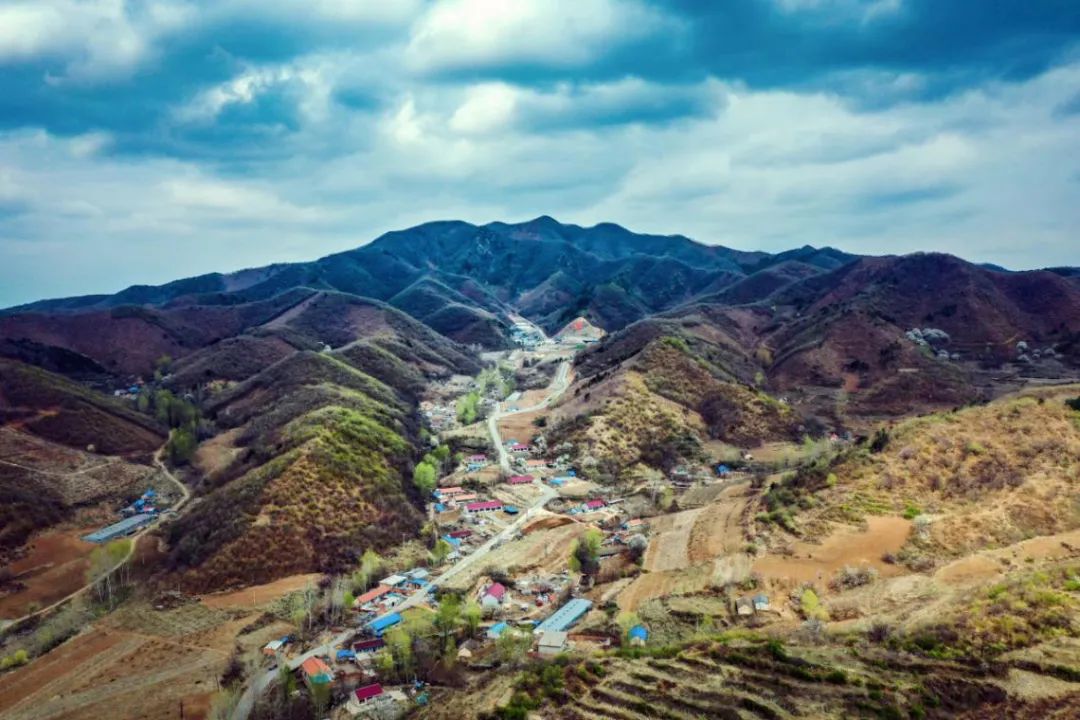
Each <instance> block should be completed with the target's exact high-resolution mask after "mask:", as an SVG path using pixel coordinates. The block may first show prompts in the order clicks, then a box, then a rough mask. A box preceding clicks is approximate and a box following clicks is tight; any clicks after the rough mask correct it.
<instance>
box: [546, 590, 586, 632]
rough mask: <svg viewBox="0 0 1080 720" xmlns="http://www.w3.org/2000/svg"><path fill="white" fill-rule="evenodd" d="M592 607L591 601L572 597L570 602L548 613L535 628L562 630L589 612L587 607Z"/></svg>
mask: <svg viewBox="0 0 1080 720" xmlns="http://www.w3.org/2000/svg"><path fill="white" fill-rule="evenodd" d="M591 607H592V601H591V600H586V599H585V598H574V599H573V600H571V601H570V602H568V603H566V604H565V605H563V606H562V607H561V608H559V609H558V610H556V611H555V612H554V613H552V614H551V615H549V616H548V617H547V619H546V620H544V622H542V623H540V625H539V626H537V628H536V629H537V630H555V631H556V632H564V631H565V630H566V629H567V628H569V627H570V626H571V625H573V624H574V623H576V622H577V621H578V620H580V619H581V618H582V616H584V615H585V613H587V612H589V608H591Z"/></svg>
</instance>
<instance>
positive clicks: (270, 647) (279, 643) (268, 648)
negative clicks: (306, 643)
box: [262, 640, 285, 656]
mask: <svg viewBox="0 0 1080 720" xmlns="http://www.w3.org/2000/svg"><path fill="white" fill-rule="evenodd" d="M283 647H285V642H284V641H283V640H271V641H270V642H268V643H266V644H265V645H263V649H262V651H263V655H269V656H273V655H275V654H277V651H278V650H280V649H281V648H283Z"/></svg>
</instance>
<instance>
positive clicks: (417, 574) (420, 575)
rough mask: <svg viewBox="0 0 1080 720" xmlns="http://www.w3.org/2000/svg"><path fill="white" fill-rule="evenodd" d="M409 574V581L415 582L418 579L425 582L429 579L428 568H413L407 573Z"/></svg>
mask: <svg viewBox="0 0 1080 720" xmlns="http://www.w3.org/2000/svg"><path fill="white" fill-rule="evenodd" d="M405 574H406V575H408V576H409V582H411V583H414V584H415V582H416V581H420V582H424V581H426V580H427V579H428V575H429V573H428V571H427V568H413V569H412V570H410V571H409V572H407V573H405Z"/></svg>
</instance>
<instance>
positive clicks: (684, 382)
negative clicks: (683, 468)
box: [549, 320, 800, 476]
mask: <svg viewBox="0 0 1080 720" xmlns="http://www.w3.org/2000/svg"><path fill="white" fill-rule="evenodd" d="M697 323H698V321H697V320H693V321H687V320H683V321H682V323H681V324H680V323H679V322H674V321H668V322H661V321H650V322H647V323H639V324H637V325H635V326H632V327H631V328H628V329H627V330H626V331H624V332H622V333H619V334H618V335H616V336H615V337H613V338H612V339H611V340H610V341H609V342H605V343H603V344H602V345H601V346H599V347H598V348H597V349H596V350H595V351H592V352H590V353H588V354H586V355H585V356H584V357H583V358H582V360H581V362H580V363H579V365H578V367H579V372H580V373H581V375H582V379H581V380H580V381H579V382H578V385H577V387H575V388H574V390H573V392H572V398H571V399H570V400H569V401H568V402H567V403H566V404H565V406H564V407H563V408H560V410H559V412H558V417H561V418H566V420H564V422H562V423H560V424H558V425H557V426H556V427H555V428H553V430H552V433H551V436H550V437H549V442H550V443H553V444H558V443H560V442H566V441H569V442H574V443H575V444H576V445H577V446H578V448H579V450H578V451H579V454H581V455H583V456H591V457H593V458H595V459H596V460H597V461H598V462H599V464H600V466H601V467H602V468H603V469H604V471H605V474H607V475H609V476H617V475H620V474H622V473H623V472H625V471H626V470H627V469H629V468H631V467H633V466H634V465H635V464H637V463H639V462H642V463H644V464H646V465H648V466H651V467H659V468H662V469H665V470H670V469H671V466H673V465H675V464H677V463H678V462H680V461H682V460H690V461H699V460H703V459H706V455H705V454H704V453H703V451H702V445H703V443H704V442H706V441H708V440H710V439H720V440H723V441H725V442H730V443H734V444H741V445H755V444H757V443H759V442H761V441H765V440H780V439H785V440H786V439H791V438H793V437H795V436H796V435H797V434H798V428H799V424H800V419H799V418H798V416H797V415H796V414H795V413H794V412H793V411H792V410H791V409H790V408H789V407H787V406H785V405H782V404H780V403H778V402H777V401H776V400H774V399H773V398H771V397H770V396H768V395H767V394H766V393H764V392H761V391H758V390H756V389H753V388H752V387H751V386H750V385H749V384H748V378H747V376H749V377H750V378H752V377H753V368H754V367H755V366H754V364H753V363H752V361H750V360H749V359H748V358H747V357H746V356H745V355H744V354H743V353H742V352H741V351H740V350H739V349H737V348H736V347H734V346H733V345H732V344H730V343H725V342H723V341H718V339H717V337H716V336H715V335H713V333H712V332H711V329H710V332H708V333H706V332H705V331H704V329H703V328H702V327H699V326H698V324H697Z"/></svg>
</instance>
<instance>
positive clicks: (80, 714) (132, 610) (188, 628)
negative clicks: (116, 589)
mask: <svg viewBox="0 0 1080 720" xmlns="http://www.w3.org/2000/svg"><path fill="white" fill-rule="evenodd" d="M256 616H257V614H256V613H251V614H245V615H244V616H242V617H237V618H235V619H229V618H230V616H229V615H228V614H226V613H223V612H221V611H218V610H211V609H209V608H205V607H203V606H202V605H201V604H199V603H189V604H187V605H184V606H181V607H179V608H177V609H175V610H169V611H163V612H156V611H154V610H152V609H150V608H149V606H148V605H146V604H145V603H141V602H136V603H133V604H131V605H125V606H124V607H122V608H121V609H120V610H118V611H117V612H116V613H113V614H112V615H109V616H107V617H105V618H103V619H102V620H101V621H99V622H97V623H95V624H94V626H92V627H90V628H88V629H87V630H86V631H84V632H83V633H82V634H81V635H79V636H77V637H75V638H73V639H72V640H70V641H68V642H66V643H64V644H62V645H60V646H59V647H57V648H55V649H54V650H52V651H51V652H49V653H48V654H46V655H45V656H43V657H41V658H39V659H37V660H35V661H34V662H32V663H31V664H29V665H27V666H25V667H23V668H20V669H18V670H16V671H14V672H12V673H9V674H7V675H5V676H4V682H3V683H2V684H0V717H3V718H4V719H5V720H41V719H45V720H53V719H55V720H59V719H61V718H63V719H64V720H67V719H68V718H74V719H75V720H100V719H101V718H109V719H110V720H113V719H116V720H128V719H131V720H134V719H136V718H138V719H139V720H143V719H149V720H174V719H176V720H179V719H180V718H184V720H190V718H199V717H204V716H205V714H206V712H207V710H208V703H209V699H210V695H211V693H213V692H214V691H216V690H217V688H218V679H219V678H220V675H221V671H222V669H223V668H224V666H225V664H226V662H227V661H228V658H229V656H230V655H231V653H232V650H233V647H234V646H235V645H236V644H237V642H239V644H240V645H241V647H242V648H243V649H244V650H245V651H248V650H251V649H253V648H256V647H258V646H259V645H261V644H263V643H264V642H266V640H267V639H269V638H270V637H274V636H277V635H280V634H282V632H283V631H287V626H286V625H284V624H282V623H274V624H271V625H269V626H267V627H265V628H262V629H260V630H258V631H256V632H253V633H251V634H249V635H243V636H240V637H239V639H238V638H237V636H238V633H239V632H240V630H241V629H242V628H243V627H244V626H245V625H247V624H248V623H250V622H251V621H252V620H253V619H254V618H255V617H256Z"/></svg>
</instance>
